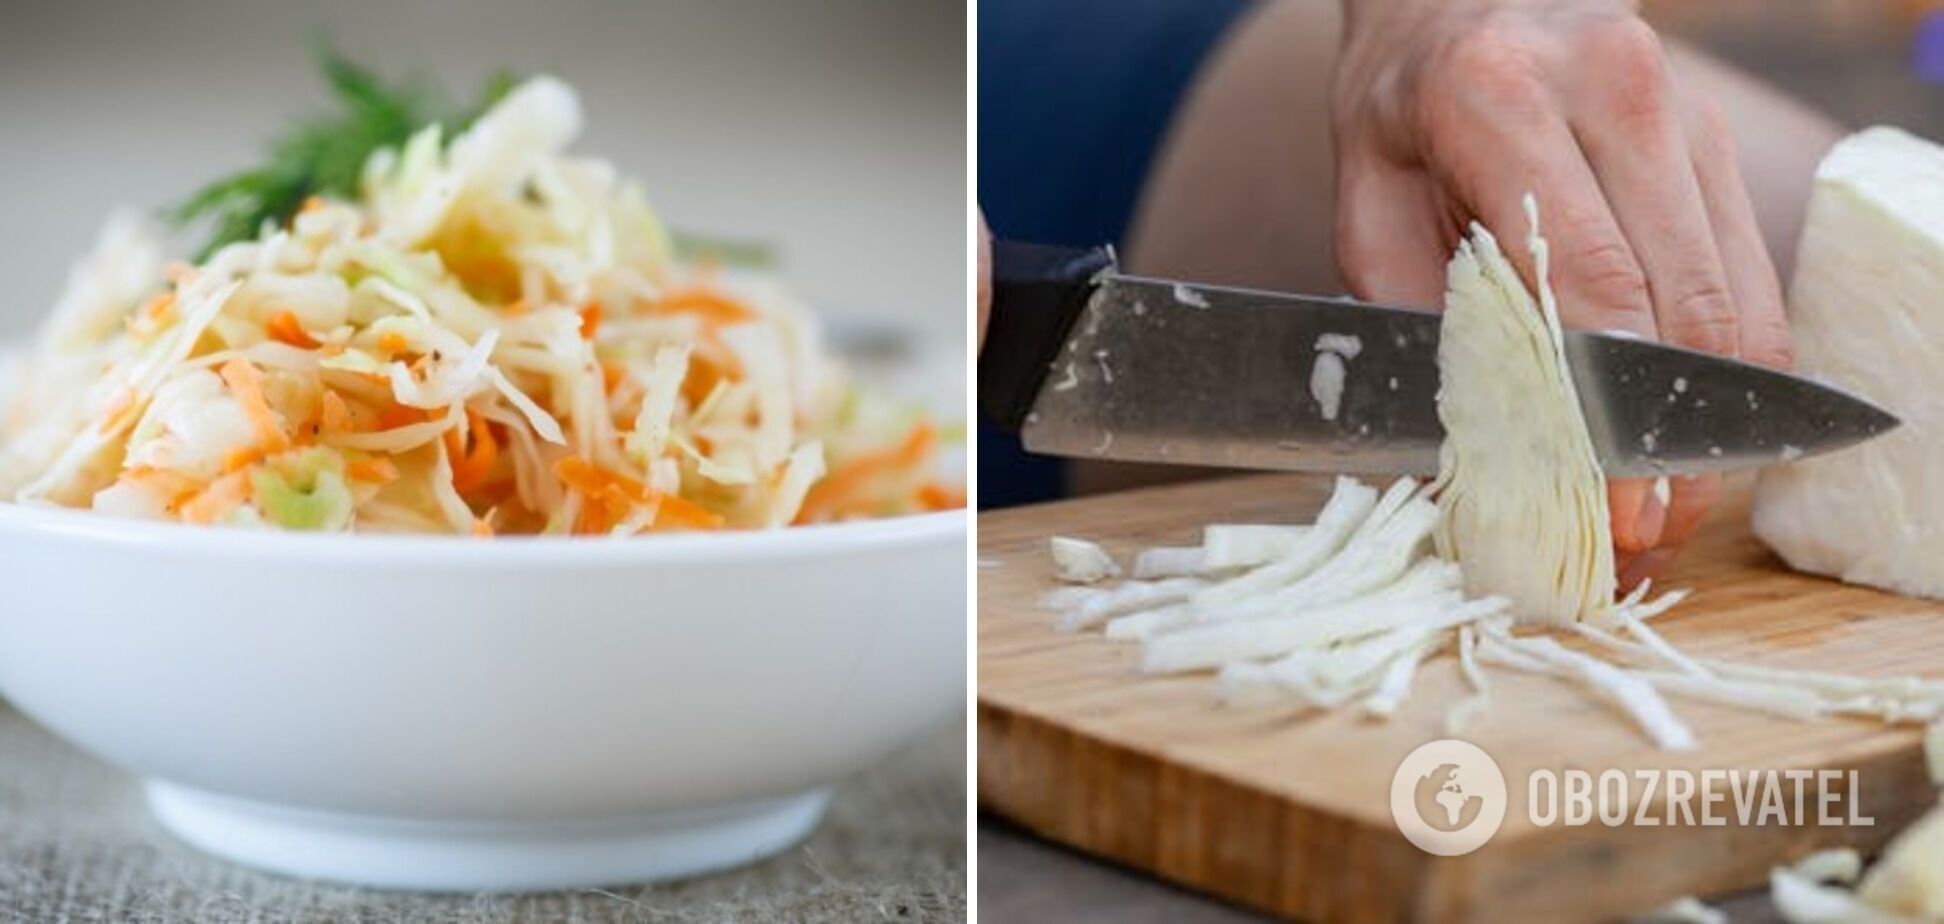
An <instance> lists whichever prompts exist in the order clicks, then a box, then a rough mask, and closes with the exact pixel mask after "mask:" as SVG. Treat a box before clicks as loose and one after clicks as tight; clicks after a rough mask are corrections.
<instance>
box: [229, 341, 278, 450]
mask: <svg viewBox="0 0 1944 924" xmlns="http://www.w3.org/2000/svg"><path fill="white" fill-rule="evenodd" d="M222 376H223V384H225V385H228V386H229V389H230V394H232V395H234V396H236V403H238V404H241V405H243V413H244V414H247V415H249V418H250V423H251V424H253V425H255V426H256V431H257V442H258V443H259V444H260V445H261V446H262V448H263V450H264V451H265V452H282V451H284V450H286V449H289V448H290V437H289V436H287V435H285V434H284V430H283V423H282V421H279V420H278V419H277V413H276V412H275V411H273V410H271V409H270V402H269V401H266V400H265V399H264V397H263V372H262V370H260V369H258V368H257V367H256V365H255V364H254V363H252V362H250V361H249V360H247V359H243V358H242V357H238V358H236V359H232V360H230V361H229V362H226V363H224V364H223V369H222Z"/></svg>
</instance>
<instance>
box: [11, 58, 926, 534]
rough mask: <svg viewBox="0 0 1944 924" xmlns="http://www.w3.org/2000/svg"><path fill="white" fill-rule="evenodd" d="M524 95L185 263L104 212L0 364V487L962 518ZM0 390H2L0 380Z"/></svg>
mask: <svg viewBox="0 0 1944 924" xmlns="http://www.w3.org/2000/svg"><path fill="white" fill-rule="evenodd" d="M580 124H581V113H580V104H579V101H578V99H577V97H576V96H575V94H574V92H573V91H572V90H571V89H570V88H569V87H568V86H567V85H566V84H564V83H561V82H560V81H558V80H554V79H552V78H547V77H540V78H535V79H533V80H530V81H528V82H526V83H525V84H522V85H521V86H519V87H518V88H517V89H515V90H514V91H513V92H511V93H510V94H508V95H507V96H506V97H505V98H504V99H503V100H502V101H501V102H500V103H499V104H498V105H497V106H496V107H495V108H493V109H492V110H490V111H489V112H487V113H486V114H484V115H483V117H481V118H480V119H479V120H478V121H477V122H476V123H475V124H474V125H473V127H472V128H470V129H469V130H467V131H466V132H465V133H464V134H462V135H460V136H459V137H457V138H454V139H452V140H451V143H450V144H449V145H448V144H446V143H445V142H444V140H443V139H441V137H440V129H439V127H438V126H437V125H432V126H429V127H427V128H426V129H424V130H423V131H421V132H419V133H418V134H416V135H415V136H413V137H412V139H411V140H410V141H409V142H408V143H406V144H405V145H403V147H402V148H400V149H397V150H390V149H387V150H382V151H380V152H378V153H377V154H375V155H374V156H372V157H371V159H370V160H369V161H368V163H367V165H366V168H365V171H364V180H363V184H362V194H361V195H360V196H359V197H358V199H357V200H356V201H326V200H323V199H315V198H314V199H312V200H311V201H309V202H308V203H306V204H305V206H304V208H303V209H302V210H301V211H300V212H299V213H298V214H297V215H296V216H295V218H294V219H293V220H292V221H291V222H290V223H289V225H288V226H287V227H275V226H266V227H265V228H264V229H263V230H262V233H261V235H260V236H259V237H258V238H257V239H255V240H251V241H245V242H239V243H235V244H231V245H229V246H226V247H224V248H222V249H221V250H219V251H217V252H216V253H214V254H213V255H212V256H211V257H210V258H209V260H208V261H207V262H205V263H204V264H203V265H201V266H187V265H183V264H179V263H178V264H166V265H165V263H164V254H163V248H162V246H161V245H160V244H159V243H158V238H157V235H156V233H155V232H154V231H153V230H152V229H150V228H148V227H147V226H145V225H144V224H143V223H142V222H141V221H139V220H136V219H133V218H128V217H122V218H117V219H115V220H114V221H111V223H110V224H109V225H108V227H107V228H106V230H104V231H103V233H102V235H101V237H100V240H99V242H98V244H97V246H96V248H95V252H94V253H93V255H92V256H90V257H88V258H87V260H86V261H84V262H83V263H82V264H80V265H79V266H78V267H77V268H76V269H75V271H74V273H73V275H72V278H71V280H70V284H69V286H68V289H67V292H66V294H65V295H64V296H63V297H62V299H61V301H60V303H59V304H58V305H57V307H56V308H55V311H54V313H53V315H52V317H50V318H49V319H48V321H47V323H46V324H45V326H44V328H43V329H42V331H41V334H40V336H39V339H38V342H37V343H36V344H35V345H34V346H33V347H32V349H31V350H30V351H28V353H27V354H26V355H25V356H23V357H22V358H21V360H20V362H19V367H18V368H17V369H16V370H15V373H14V376H15V387H14V388H13V389H12V392H13V394H12V397H11V399H10V401H9V403H8V405H7V406H6V407H5V409H4V415H3V416H0V498H6V499H12V500H14V501H17V502H21V503H50V504H56V505H61V506H66V507H76V508H89V509H92V510H95V511H99V512H103V513H109V514H114V515H119V516H128V517H139V518H145V519H164V520H179V521H185V522H191V523H225V524H238V525H266V526H275V527H283V528H290V529H316V530H355V531H407V532H435V533H441V532H442V533H461V534H478V535H484V534H494V533H547V534H567V533H586V534H615V535H631V534H635V533H640V532H650V531H663V530H684V529H713V528H724V527H726V528H759V527H776V526H786V525H790V524H795V523H812V522H824V521H831V520H842V519H850V518H858V517H873V516H884V515H893V514H900V513H907V512H915V511H922V510H930V509H939V508H944V507H952V506H959V505H962V503H963V492H962V491H961V490H960V489H959V488H958V487H957V486H956V485H955V484H952V483H948V482H946V481H944V480H941V478H940V472H939V469H940V467H941V466H940V463H939V453H938V451H937V447H938V444H939V442H940V439H941V434H940V432H939V430H938V428H937V427H936V426H935V425H934V424H933V423H932V422H931V421H930V420H929V419H927V418H926V417H925V415H924V414H923V413H922V412H920V411H917V410H915V409H913V408H911V407H909V406H904V405H901V404H899V403H897V402H893V401H890V400H887V399H886V398H883V397H881V396H877V395H874V394H871V393H869V392H867V391H864V390H862V389H860V388H858V387H857V386H856V385H855V384H853V383H852V382H851V381H850V380H849V379H848V377H847V375H846V373H845V372H844V370H843V369H842V368H841V367H840V366H839V364H838V363H837V362H836V361H835V360H834V359H833V358H832V356H831V355H830V354H829V353H828V352H827V351H826V350H825V349H824V347H823V345H822V343H821V340H820V338H819V335H818V330H817V327H816V325H815V323H814V319H813V318H812V317H811V316H810V315H809V313H808V312H807V311H806V310H805V309H804V308H803V307H802V306H801V305H799V304H798V303H797V302H796V301H794V300H793V299H792V298H791V297H790V296H789V295H788V294H786V293H785V292H784V291H783V289H782V288H781V287H780V286H779V285H778V284H777V283H776V281H775V280H773V279H771V278H767V277H765V276H762V275H760V274H756V273H753V272H751V273H743V272H741V271H737V272H736V273H734V274H732V273H730V272H728V271H725V270H723V269H721V268H719V267H717V266H714V265H712V264H710V263H707V262H702V263H695V264H685V263H683V262H681V261H678V260H677V259H676V257H675V256H674V253H673V250H672V248H671V246H670V239H669V235H668V233H667V232H666V231H665V230H664V228H663V226H662V224H661V222H660V221H659V219H658V218H657V217H656V215H655V213H654V212H653V211H652V210H650V209H649V207H648V205H647V204H646V202H645V200H644V199H643V198H642V195H641V193H640V192H639V190H638V189H636V188H635V187H634V186H633V185H631V184H628V183H625V182H623V181H621V180H620V179H619V178H618V177H617V176H616V172H615V170H614V168H613V167H612V166H610V165H609V164H607V163H605V162H603V161H598V160H590V159H581V158H574V157H568V156H565V155H564V154H563V153H562V152H563V151H564V150H565V148H566V147H567V145H568V144H569V143H570V142H571V141H572V140H573V139H574V137H575V136H576V135H577V134H578V133H579V131H580ZM0 391H5V389H0Z"/></svg>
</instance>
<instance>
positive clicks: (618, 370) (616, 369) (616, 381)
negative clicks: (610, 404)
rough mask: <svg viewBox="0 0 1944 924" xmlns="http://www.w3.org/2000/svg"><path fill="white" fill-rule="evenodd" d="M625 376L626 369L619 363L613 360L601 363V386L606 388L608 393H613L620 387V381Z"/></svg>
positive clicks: (626, 375) (626, 374) (626, 373)
mask: <svg viewBox="0 0 1944 924" xmlns="http://www.w3.org/2000/svg"><path fill="white" fill-rule="evenodd" d="M627 377H628V370H627V369H625V368H622V366H621V364H620V363H614V362H604V363H601V387H602V388H603V389H604V390H606V391H607V393H608V394H610V395H611V394H614V390H615V389H617V388H620V387H621V381H622V380H623V379H625V378H627Z"/></svg>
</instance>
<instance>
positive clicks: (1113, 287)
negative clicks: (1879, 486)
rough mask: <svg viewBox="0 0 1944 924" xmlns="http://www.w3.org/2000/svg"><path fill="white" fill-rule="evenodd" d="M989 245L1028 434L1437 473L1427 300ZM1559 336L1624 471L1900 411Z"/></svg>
mask: <svg viewBox="0 0 1944 924" xmlns="http://www.w3.org/2000/svg"><path fill="white" fill-rule="evenodd" d="M992 260H993V263H992V270H993V288H992V315H991V319H990V325H989V327H988V328H987V334H986V339H985V344H984V348H983V349H982V351H981V353H980V356H979V402H980V405H981V408H982V409H983V410H984V412H985V413H986V415H987V416H988V417H990V418H991V419H992V420H993V421H994V422H996V423H998V424H1000V425H1001V426H1004V427H1006V428H1008V429H1014V430H1017V431H1018V432H1019V434H1020V437H1021V440H1022V441H1023V442H1024V443H1025V446H1026V448H1027V449H1028V450H1031V451H1033V452H1038V453H1044V454H1049V455H1060V456H1076V457H1086V458H1103V459H1115V460H1123V461H1142V462H1177V463H1183V464H1195V465H1217V466H1229V467H1235V468H1260V469H1285V470H1299V471H1316V472H1348V473H1371V474H1407V473H1408V474H1432V473H1435V472H1436V471H1437V470H1438V447H1439V445H1440V444H1441V443H1442V442H1443V441H1444V427H1443V425H1442V424H1441V423H1440V422H1439V419H1438V408H1437V395H1438V363H1437V354H1438V333H1439V315H1437V314H1435V313H1432V312H1426V311H1417V310H1411V309H1405V308H1395V307H1386V306H1380V305H1371V304H1367V303H1363V302H1358V301H1355V300H1352V299H1349V298H1322V297H1316V296H1307V295H1291V294H1285V293H1278V292H1261V291H1253V290H1249V289H1238V288H1230V287H1226V286H1210V285H1199V284H1195V283H1188V282H1176V281H1172V280H1167V279H1148V278H1143V277H1139V276H1130V275H1126V274H1124V273H1121V272H1120V270H1119V268H1118V266H1117V265H1116V262H1115V258H1114V255H1113V251H1112V250H1111V249H1108V248H1093V249H1084V250H1083V249H1073V248H1064V247H1048V246H1044V245H1037V244H1023V243H1018V242H1013V241H994V242H993V250H992ZM1565 352H1566V360H1567V365H1568V366H1569V367H1570V368H1571V371H1572V376H1573V382H1574V385H1575V386H1577V388H1578V391H1579V399H1580V407H1581V409H1582V411H1584V413H1585V417H1586V422H1587V427H1588V429H1589V431H1590V433H1591V435H1592V438H1593V448H1594V451H1595V453H1596V454H1597V455H1598V456H1599V459H1600V465H1601V467H1602V469H1603V470H1604V471H1605V472H1606V473H1607V474H1608V475H1612V476H1616V477H1655V476H1660V475H1679V474H1694V473H1699V472H1707V471H1719V470H1726V469H1736V468H1746V467H1752V466H1760V465H1765V464H1769V463H1772V462H1778V461H1786V460H1789V459H1794V458H1798V457H1802V456H1810V455H1816V454H1818V453H1824V452H1830V451H1833V450H1837V449H1841V448H1843V447H1846V446H1850V445H1853V444H1855V443H1858V442H1861V441H1863V440H1866V439H1870V438H1871V437H1874V436H1877V435H1879V434H1882V433H1884V432H1886V431H1888V430H1890V429H1892V428H1894V427H1896V426H1897V425H1898V420H1897V418H1896V417H1894V416H1892V415H1891V414H1889V413H1888V412H1886V411H1884V410H1883V409H1881V408H1879V407H1877V406H1875V405H1873V404H1871V403H1869V402H1868V401H1865V400H1863V399H1861V398H1858V397H1856V396H1854V395H1851V394H1848V393H1847V392H1844V391H1841V390H1839V389H1837V388H1834V387H1832V386H1829V385H1825V384H1821V383H1818V382H1812V381H1809V380H1808V379H1804V378H1800V377H1798V376H1794V375H1789V374H1787V373H1784V372H1779V371H1776V370H1773V369H1769V368H1765V367H1761V366H1756V365H1752V364H1749V363H1744V362H1740V361H1738V360H1734V359H1728V358H1725V357H1721V356H1715V355H1713V354H1708V353H1701V352H1697V351H1694V350H1688V349H1683V348H1680V347H1675V346H1669V345H1666V344H1660V343H1654V342H1652V341H1648V340H1643V339H1640V338H1638V337H1632V336H1627V335H1621V334H1614V333H1596V332H1589V331H1572V330H1569V331H1566V333H1565ZM1319 366H1320V367H1322V368H1321V371H1319ZM1337 371H1341V373H1342V375H1341V376H1340V388H1338V387H1335V386H1334V385H1333V382H1332V380H1333V379H1338V378H1339V377H1337V376H1336V375H1335V373H1336V372H1337Z"/></svg>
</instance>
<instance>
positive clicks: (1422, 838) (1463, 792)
mask: <svg viewBox="0 0 1944 924" xmlns="http://www.w3.org/2000/svg"><path fill="white" fill-rule="evenodd" d="M1505 803H1506V796H1505V774H1504V772H1502V771H1500V770H1499V765H1498V762H1497V761H1494V760H1492V757H1491V755H1490V754H1487V753H1485V752H1484V751H1482V750H1480V749H1479V748H1478V746H1477V745H1474V744H1472V743H1470V742H1467V741H1458V740H1455V739H1450V738H1446V739H1443V740H1439V741H1432V742H1429V743H1426V744H1424V745H1422V746H1421V747H1419V748H1418V749H1417V750H1415V751H1412V752H1411V753H1410V755H1409V756H1407V757H1405V758H1404V762H1403V763H1401V764H1398V765H1397V774H1396V775H1395V776H1393V777H1391V817H1392V818H1394V819H1396V820H1397V829H1398V830H1399V831H1402V832H1404V837H1405V838H1406V839H1408V840H1410V842H1411V843H1413V844H1416V845H1417V847H1418V849H1419V850H1422V851H1424V852H1425V853H1430V854H1436V855H1438V856H1441V857H1455V856H1459V855H1461V854H1467V853H1471V852H1472V851H1474V850H1477V849H1478V848H1480V847H1482V846H1484V845H1485V842H1486V841H1489V840H1491V839H1492V835H1494V834H1497V833H1498V829H1499V825H1501V824H1503V823H1504V822H1505Z"/></svg>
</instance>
